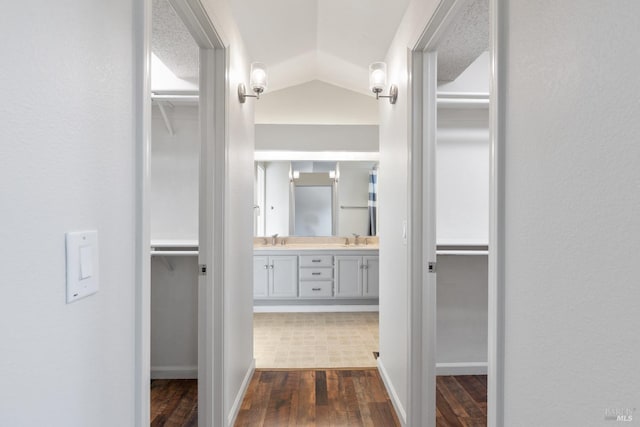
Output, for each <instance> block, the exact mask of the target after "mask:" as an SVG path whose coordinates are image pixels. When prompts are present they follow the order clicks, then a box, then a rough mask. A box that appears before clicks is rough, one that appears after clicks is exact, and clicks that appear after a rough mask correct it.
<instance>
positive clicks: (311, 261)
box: [300, 255, 333, 267]
mask: <svg viewBox="0 0 640 427" xmlns="http://www.w3.org/2000/svg"><path fill="white" fill-rule="evenodd" d="M300 267H333V255H300Z"/></svg>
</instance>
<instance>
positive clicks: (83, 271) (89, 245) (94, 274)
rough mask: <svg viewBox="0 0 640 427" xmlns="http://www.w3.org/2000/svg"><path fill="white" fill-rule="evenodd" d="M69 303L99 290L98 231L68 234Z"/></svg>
mask: <svg viewBox="0 0 640 427" xmlns="http://www.w3.org/2000/svg"><path fill="white" fill-rule="evenodd" d="M66 246H67V304H69V303H72V302H74V301H77V300H79V299H80V298H84V297H86V296H89V295H91V294H95V293H96V292H98V285H99V281H98V278H99V277H98V271H99V269H98V232H97V231H95V230H93V231H75V232H69V233H67V234H66Z"/></svg>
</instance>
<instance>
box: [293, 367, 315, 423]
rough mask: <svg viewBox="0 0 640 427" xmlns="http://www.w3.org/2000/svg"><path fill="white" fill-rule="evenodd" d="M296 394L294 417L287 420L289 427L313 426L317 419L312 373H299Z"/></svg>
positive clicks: (313, 373)
mask: <svg viewBox="0 0 640 427" xmlns="http://www.w3.org/2000/svg"><path fill="white" fill-rule="evenodd" d="M296 392H297V405H298V408H297V411H296V412H295V414H296V416H295V417H294V418H290V419H289V425H290V426H298V425H313V424H314V423H315V422H316V417H317V408H316V373H315V372H313V371H302V372H300V382H299V384H298V390H297V391H296ZM292 414H293V412H292Z"/></svg>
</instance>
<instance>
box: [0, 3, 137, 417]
mask: <svg viewBox="0 0 640 427" xmlns="http://www.w3.org/2000/svg"><path fill="white" fill-rule="evenodd" d="M132 22H133V11H132V4H131V2H129V1H123V0H114V1H109V2H102V1H74V0H71V1H68V2H65V5H64V7H60V5H59V4H57V3H54V2H48V1H33V2H28V3H25V2H9V3H6V4H4V5H3V9H2V13H1V14H0V27H1V28H2V31H3V34H4V35H5V40H7V41H6V42H5V43H3V44H2V48H1V49H2V57H3V64H4V65H3V66H2V67H0V81H2V82H3V83H2V87H3V89H2V94H3V97H5V102H3V103H2V104H1V105H0V115H1V116H2V120H0V134H1V135H2V143H1V144H0V199H1V200H2V202H1V203H0V221H1V224H2V226H1V227H0V241H2V245H0V264H1V266H2V279H1V283H0V355H1V356H0V359H1V361H2V363H0V383H1V384H2V387H1V388H0V425H3V426H16V427H17V426H44V425H49V426H69V427H73V426H78V427H84V426H88V425H91V426H105V427H107V426H115V425H117V426H132V425H133V422H134V402H135V398H134V392H133V391H134V378H135V375H134V350H135V349H134V343H135V341H134V325H135V316H134V296H135V295H134V290H135V283H134V274H135V272H134V270H135V269H134V259H135V253H134V236H135V229H134V218H135V216H134V208H135V207H134V200H135V197H134V189H135V182H134V176H135V174H134V153H135V146H136V142H135V141H134V129H133V126H134V121H133V115H134V111H133V105H132V101H133V81H134V79H133V69H134V65H133V62H132V61H133V39H134V37H133V33H132ZM9 35H10V41H9V38H8V36H9ZM86 229H96V230H98V233H99V237H98V239H99V253H100V260H99V262H100V291H99V292H98V293H97V294H95V295H93V296H90V297H88V298H86V299H82V300H79V301H77V302H75V303H73V304H70V305H67V304H65V236H64V234H65V232H67V231H72V230H86Z"/></svg>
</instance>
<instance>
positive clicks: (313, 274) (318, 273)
mask: <svg viewBox="0 0 640 427" xmlns="http://www.w3.org/2000/svg"><path fill="white" fill-rule="evenodd" d="M311 275H312V276H319V275H320V272H317V273H316V272H313V273H311Z"/></svg>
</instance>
